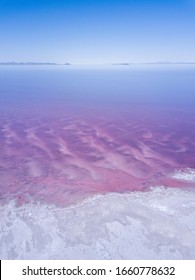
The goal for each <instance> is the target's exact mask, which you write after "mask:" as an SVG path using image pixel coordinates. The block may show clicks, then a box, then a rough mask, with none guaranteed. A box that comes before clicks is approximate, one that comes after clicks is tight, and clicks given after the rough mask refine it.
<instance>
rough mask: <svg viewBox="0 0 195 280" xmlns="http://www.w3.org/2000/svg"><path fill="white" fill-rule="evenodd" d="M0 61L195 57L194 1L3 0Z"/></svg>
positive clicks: (149, 60) (131, 60)
mask: <svg viewBox="0 0 195 280" xmlns="http://www.w3.org/2000/svg"><path fill="white" fill-rule="evenodd" d="M0 61H43V62H45V61H50V62H58V63H64V62H70V63H78V64H83V63H86V64H93V63H112V62H155V61H173V62H177V61H187V62H191V61H195V0H158V1H157V0H156V1H155V0H148V1H147V0H145V1H144V0H110V1H109V0H91V1H90V0H88V1H87V0H64V1H62V0H61V1H60V0H53V1H52V0H37V1H36V0H34V1H33V0H0Z"/></svg>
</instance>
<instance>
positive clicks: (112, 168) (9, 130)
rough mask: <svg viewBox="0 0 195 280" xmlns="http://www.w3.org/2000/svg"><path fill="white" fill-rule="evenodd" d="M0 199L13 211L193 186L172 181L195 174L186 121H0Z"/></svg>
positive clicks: (163, 116)
mask: <svg viewBox="0 0 195 280" xmlns="http://www.w3.org/2000/svg"><path fill="white" fill-rule="evenodd" d="M1 119H2V121H1V125H0V147H1V150H0V192H1V193H0V195H1V199H2V201H4V202H5V201H8V200H10V199H16V201H17V203H18V204H19V205H21V204H23V203H28V202H30V201H43V202H49V203H54V204H57V205H61V206H64V205H68V204H70V203H74V202H77V201H80V200H81V199H83V198H85V197H87V196H89V195H91V194H98V193H107V192H124V191H135V190H136V191H137V190H138V191H145V190H147V189H148V187H150V186H155V185H164V186H168V187H186V186H188V185H189V186H193V184H192V183H190V184H189V183H188V184H187V183H186V182H182V181H179V180H176V179H173V178H171V174H172V172H174V171H175V170H177V169H185V168H187V167H190V168H194V167H195V148H194V146H195V141H194V139H195V127H193V126H194V124H193V119H192V118H191V117H190V115H187V114H186V115H185V119H184V118H183V117H180V113H179V112H178V113H177V112H176V113H175V114H174V118H173V112H172V111H171V112H169V111H161V112H159V110H156V111H155V110H154V111H153V112H152V111H147V110H142V111H139V112H138V111H135V110H134V111H133V110H132V111H131V112H123V111H121V112H119V111H118V112H114V113H111V112H110V113H104V115H102V112H98V110H97V111H95V110H93V112H92V113H86V112H82V111H80V112H78V113H77V114H72V113H70V112H61V113H59V112H58V114H57V113H56V115H55V114H54V116H52V115H48V116H47V117H46V116H43V115H41V114H38V116H37V117H34V116H33V114H32V115H30V114H29V115H26V116H24V115H23V116H22V115H20V114H18V115H17V116H13V115H12V114H10V115H4V116H2V118H1Z"/></svg>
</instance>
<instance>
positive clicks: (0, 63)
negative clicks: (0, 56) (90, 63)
mask: <svg viewBox="0 0 195 280" xmlns="http://www.w3.org/2000/svg"><path fill="white" fill-rule="evenodd" d="M0 65H22V66H23V65H71V64H70V63H64V64H60V63H53V62H15V61H12V62H0Z"/></svg>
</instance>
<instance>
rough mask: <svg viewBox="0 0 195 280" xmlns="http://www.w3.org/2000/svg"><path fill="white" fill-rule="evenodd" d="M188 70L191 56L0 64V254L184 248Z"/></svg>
mask: <svg viewBox="0 0 195 280" xmlns="http://www.w3.org/2000/svg"><path fill="white" fill-rule="evenodd" d="M194 81H195V68H194V67H192V66H191V68H189V67H184V66H180V68H178V67H175V66H174V67H173V66H169V67H164V66H163V67H160V66H158V67H154V66H147V67H146V66H145V67H142V68H141V67H137V66H134V67H133V66H128V67H126V66H124V67H119V66H112V67H105V68H104V69H99V68H95V67H92V68H91V69H87V68H81V67H80V68H79V67H73V66H64V67H57V66H50V67H41V66H39V67H36V66H34V67H27V66H21V67H18V66H15V67H9V66H4V67H1V68H0V119H1V122H0V147H1V148H0V198H1V205H0V211H1V218H0V219H1V233H0V252H1V253H0V257H1V258H6V259H37V258H43V259H52V258H53V259H58V258H60V259H66V258H67V259H77V258H78V259H82V258H84V259H85V258H86V259H93V258H97V259H98V258H100V259H125V258H127V259H128V258H129V259H147V258H148V259H152V258H154V259H158V258H160V259H162V258H165V259H166V258H168V259H192V258H194V257H195V256H194V249H195V248H194V244H195V242H194V236H195V228H194V219H195V217H194V207H195V206H194V201H195V200H194V198H195V197H194V187H195V179H194V178H195V121H194V120H195V109H194V108H195V83H194ZM159 186H161V187H160V188H159ZM151 187H152V190H151ZM86 199H87V200H86ZM51 225H52V226H51ZM21 233H22V234H21ZM73 233H74V234H73ZM178 233H179V234H178ZM78 234H79V235H78ZM21 236H22V239H21ZM113 244H115V246H113ZM127 248H128V250H127Z"/></svg>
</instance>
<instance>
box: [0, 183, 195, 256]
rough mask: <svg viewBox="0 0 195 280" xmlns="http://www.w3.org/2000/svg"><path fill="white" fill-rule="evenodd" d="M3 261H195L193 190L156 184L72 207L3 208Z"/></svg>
mask: <svg viewBox="0 0 195 280" xmlns="http://www.w3.org/2000/svg"><path fill="white" fill-rule="evenodd" d="M0 221H1V234H0V258H1V259H194V258H195V192H194V191H193V190H188V191H185V190H180V189H166V188H163V187H155V188H153V189H151V191H149V192H145V193H141V192H132V193H128V194H115V193H112V194H108V195H104V196H102V195H99V196H94V197H92V198H89V199H87V200H85V201H83V202H82V203H80V204H77V205H72V206H70V207H68V208H64V209H61V208H57V207H55V206H47V205H43V204H37V205H33V204H28V205H24V206H21V207H19V208H17V207H16V206H15V205H14V203H13V202H10V203H9V204H8V205H5V206H1V207H0Z"/></svg>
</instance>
